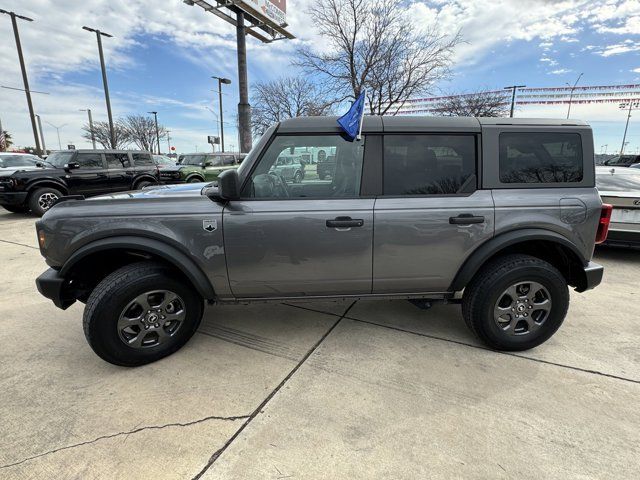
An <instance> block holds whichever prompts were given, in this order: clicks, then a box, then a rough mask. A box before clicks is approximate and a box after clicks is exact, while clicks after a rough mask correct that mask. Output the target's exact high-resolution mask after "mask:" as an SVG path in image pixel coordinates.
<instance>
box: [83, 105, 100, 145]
mask: <svg viewBox="0 0 640 480" xmlns="http://www.w3.org/2000/svg"><path fill="white" fill-rule="evenodd" d="M79 111H80V112H87V115H88V116H89V130H90V131H91V143H92V144H93V149H94V150H95V149H96V132H94V130H93V118H92V117H91V109H90V108H81V109H80V110H79Z"/></svg>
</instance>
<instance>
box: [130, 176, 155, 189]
mask: <svg viewBox="0 0 640 480" xmlns="http://www.w3.org/2000/svg"><path fill="white" fill-rule="evenodd" d="M140 182H153V184H154V185H158V184H159V183H160V182H159V181H158V179H157V178H156V177H154V176H153V175H149V174H144V175H140V176H139V177H136V179H135V180H134V181H133V186H134V187H137V185H138V184H139V183H140Z"/></svg>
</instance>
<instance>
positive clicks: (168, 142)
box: [167, 130, 171, 154]
mask: <svg viewBox="0 0 640 480" xmlns="http://www.w3.org/2000/svg"><path fill="white" fill-rule="evenodd" d="M169 153H171V130H167V154H169Z"/></svg>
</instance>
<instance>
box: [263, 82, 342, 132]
mask: <svg viewBox="0 0 640 480" xmlns="http://www.w3.org/2000/svg"><path fill="white" fill-rule="evenodd" d="M251 103H253V105H255V106H254V107H253V108H252V111H251V121H252V127H253V131H254V133H256V134H262V133H264V131H265V130H266V129H267V128H269V126H271V125H273V124H274V123H276V122H279V121H281V120H286V119H287V118H293V117H313V116H318V115H327V114H328V113H329V112H330V111H331V105H332V104H333V103H334V100H333V99H328V98H327V96H326V95H324V93H323V92H322V91H321V90H320V89H319V88H318V87H317V86H316V85H314V84H313V83H312V82H310V81H309V80H306V79H304V78H300V77H283V78H280V79H277V80H272V81H269V82H263V83H256V84H254V85H253V92H252V101H251Z"/></svg>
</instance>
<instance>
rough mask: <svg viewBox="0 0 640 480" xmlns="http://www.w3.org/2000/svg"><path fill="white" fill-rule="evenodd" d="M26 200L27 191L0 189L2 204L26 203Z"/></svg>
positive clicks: (0, 203)
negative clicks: (4, 190)
mask: <svg viewBox="0 0 640 480" xmlns="http://www.w3.org/2000/svg"><path fill="white" fill-rule="evenodd" d="M26 201H27V192H3V191H0V205H24V204H25V202H26Z"/></svg>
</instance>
